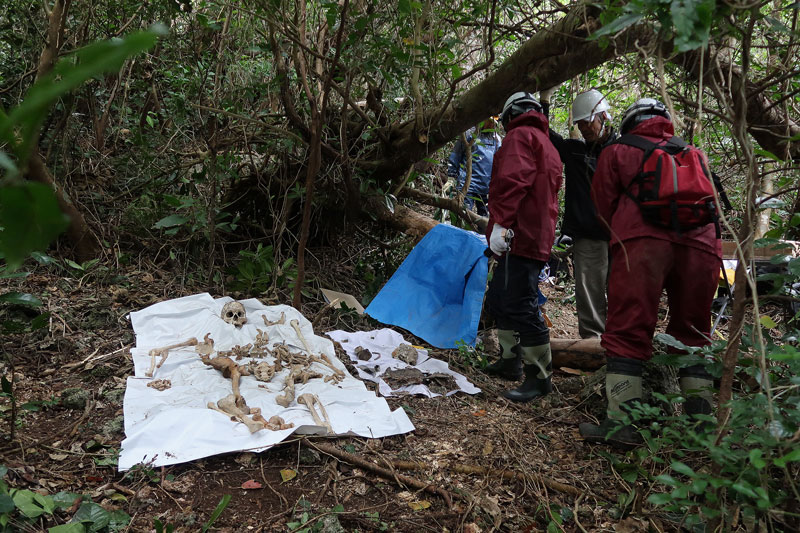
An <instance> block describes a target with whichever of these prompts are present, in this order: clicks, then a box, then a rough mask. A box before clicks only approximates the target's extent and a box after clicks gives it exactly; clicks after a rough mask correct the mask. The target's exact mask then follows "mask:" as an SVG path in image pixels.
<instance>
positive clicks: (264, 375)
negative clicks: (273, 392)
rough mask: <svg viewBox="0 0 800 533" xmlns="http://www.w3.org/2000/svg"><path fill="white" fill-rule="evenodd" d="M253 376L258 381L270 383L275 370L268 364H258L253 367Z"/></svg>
mask: <svg viewBox="0 0 800 533" xmlns="http://www.w3.org/2000/svg"><path fill="white" fill-rule="evenodd" d="M252 373H253V375H254V376H255V378H256V379H257V380H258V381H266V382H269V381H272V378H274V377H275V369H274V368H273V367H272V365H271V364H269V363H258V364H257V365H255V366H254V367H253V371H252Z"/></svg>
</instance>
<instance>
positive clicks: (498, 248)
mask: <svg viewBox="0 0 800 533" xmlns="http://www.w3.org/2000/svg"><path fill="white" fill-rule="evenodd" d="M506 231H508V230H506V228H504V227H503V226H501V225H500V224H495V225H494V227H492V234H491V235H490V236H489V248H490V249H491V250H492V252H493V253H494V254H495V255H502V254H503V252H507V251H508V243H507V242H506Z"/></svg>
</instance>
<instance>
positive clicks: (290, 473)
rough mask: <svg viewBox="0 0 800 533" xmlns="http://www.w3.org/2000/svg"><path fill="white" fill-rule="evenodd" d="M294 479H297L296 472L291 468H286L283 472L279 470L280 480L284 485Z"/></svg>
mask: <svg viewBox="0 0 800 533" xmlns="http://www.w3.org/2000/svg"><path fill="white" fill-rule="evenodd" d="M295 477H297V471H296V470H292V469H291V468H286V469H284V470H281V479H282V480H283V482H284V483H286V482H287V481H291V480H293V479H294V478H295Z"/></svg>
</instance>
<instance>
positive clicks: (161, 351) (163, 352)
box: [144, 337, 197, 378]
mask: <svg viewBox="0 0 800 533" xmlns="http://www.w3.org/2000/svg"><path fill="white" fill-rule="evenodd" d="M185 346H197V339H195V338H194V337H192V338H191V339H189V340H188V341H183V342H179V343H178V344H171V345H169V346H162V347H161V348H153V349H152V350H150V369H149V370H148V371H147V372H145V373H144V375H145V376H147V377H148V378H152V377H153V372H155V369H156V368H161V365H163V364H164V361H166V360H167V355H169V351H170V350H174V349H176V348H183V347H185ZM157 356H161V361H159V363H158V365H156V357H157Z"/></svg>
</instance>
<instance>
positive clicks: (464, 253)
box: [366, 224, 489, 348]
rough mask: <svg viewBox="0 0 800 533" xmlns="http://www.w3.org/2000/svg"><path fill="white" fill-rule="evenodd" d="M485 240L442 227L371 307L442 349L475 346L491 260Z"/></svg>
mask: <svg viewBox="0 0 800 533" xmlns="http://www.w3.org/2000/svg"><path fill="white" fill-rule="evenodd" d="M484 250H486V238H485V237H484V236H483V235H478V234H477V233H474V232H471V231H465V230H462V229H459V228H456V227H453V226H448V225H445V224H439V225H437V226H435V227H434V228H433V229H432V230H430V231H429V232H428V234H427V235H425V237H423V239H422V240H421V241H420V242H419V244H417V246H416V247H414V249H413V250H411V253H410V254H408V257H406V260H405V261H403V264H402V265H400V268H398V269H397V271H396V272H395V273H394V275H393V276H392V277H391V279H390V280H389V281H388V282H387V283H386V285H384V287H383V289H381V291H380V292H379V293H378V294H377V296H375V299H374V300H372V303H370V304H369V307H367V309H366V313H367V314H368V315H369V316H371V317H372V318H374V319H376V320H378V321H379V322H382V323H384V324H391V325H394V326H399V327H401V328H404V329H407V330H408V331H410V332H411V333H413V334H414V335H416V336H417V337H420V338H421V339H424V340H425V341H426V342H428V343H429V344H431V345H432V346H436V347H437V348H455V347H456V342H457V341H463V342H465V343H466V344H470V345H474V344H475V339H476V337H477V335H478V320H479V319H480V316H481V307H482V305H483V293H484V291H485V289H486V276H487V274H488V270H489V267H488V259H487V258H486V256H485V255H483V252H484Z"/></svg>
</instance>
